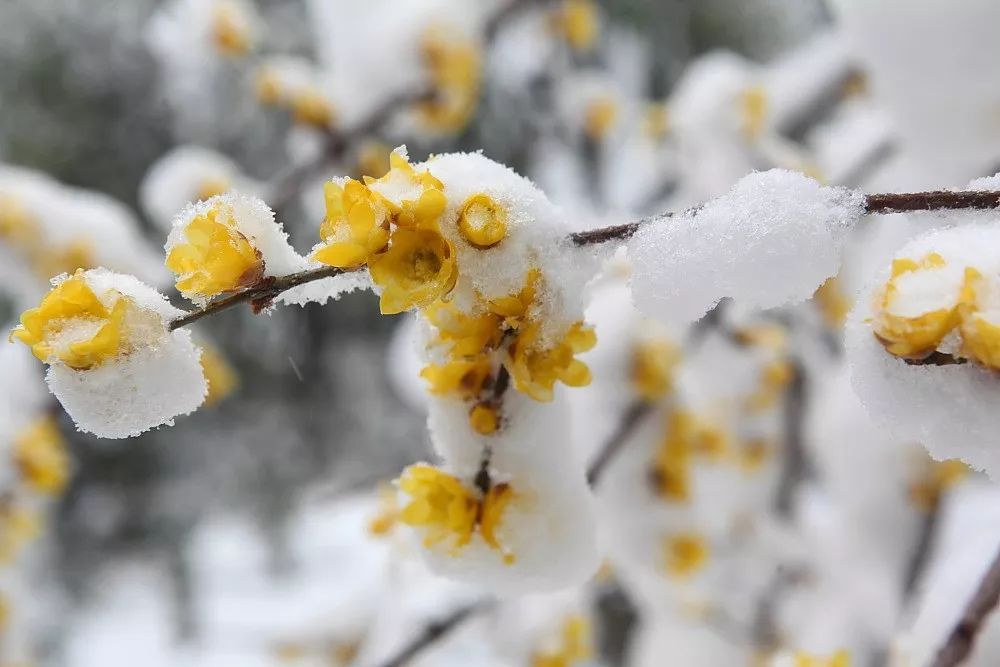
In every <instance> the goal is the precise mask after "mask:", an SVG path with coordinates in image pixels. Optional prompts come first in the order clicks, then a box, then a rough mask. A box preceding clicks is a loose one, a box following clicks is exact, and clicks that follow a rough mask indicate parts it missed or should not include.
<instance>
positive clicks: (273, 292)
mask: <svg viewBox="0 0 1000 667" xmlns="http://www.w3.org/2000/svg"><path fill="white" fill-rule="evenodd" d="M351 270H352V269H347V270H345V269H338V268H337V267H334V266H324V267H322V268H319V269H309V270H308V271H299V272H298V273H292V274H289V275H287V276H281V277H280V278H274V277H270V278H264V279H263V280H261V281H259V282H258V283H256V284H255V285H251V286H250V287H247V288H246V289H243V290H240V291H239V292H234V293H232V294H230V295H228V296H225V297H223V298H221V299H216V300H215V301H212V302H211V303H209V304H208V305H207V306H205V307H204V308H199V309H198V310H192V311H190V312H188V313H186V314H184V315H182V316H181V317H178V318H177V319H174V320H171V322H170V324H169V325H168V327H167V328H168V329H170V330H171V331H173V330H175V329H179V328H180V327H184V326H187V325H189V324H191V323H192V322H197V321H198V320H200V319H201V318H203V317H206V316H208V315H212V314H213V313H218V312H220V311H223V310H227V309H229V308H232V307H233V306H237V305H239V304H241V303H250V304H251V305H252V306H253V307H254V311H255V312H257V311H259V310H262V309H263V308H266V307H267V306H268V305H269V304H270V301H271V300H272V299H274V297H276V296H278V295H279V294H281V293H282V292H287V291H288V290H290V289H292V288H293V287H298V286H299V285H305V284H306V283H311V282H313V281H314V280H322V279H323V278H332V277H334V276H339V275H341V274H344V273H348V272H349V271H351Z"/></svg>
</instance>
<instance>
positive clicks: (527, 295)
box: [487, 269, 542, 330]
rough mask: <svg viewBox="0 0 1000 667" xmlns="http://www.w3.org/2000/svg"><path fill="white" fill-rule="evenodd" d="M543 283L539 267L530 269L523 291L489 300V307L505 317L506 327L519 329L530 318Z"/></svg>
mask: <svg viewBox="0 0 1000 667" xmlns="http://www.w3.org/2000/svg"><path fill="white" fill-rule="evenodd" d="M541 283H542V272H541V271H539V270H538V269H531V270H530V271H528V275H527V277H526V278H525V281H524V287H522V288H521V291H519V292H518V293H517V294H511V295H509V296H502V297H500V298H497V299H493V300H491V301H489V302H488V303H487V309H488V310H489V312H490V313H492V314H493V315H495V316H497V317H501V318H503V326H504V328H506V329H511V330H517V329H519V328H520V327H521V325H522V324H524V323H525V321H526V320H527V319H528V314H529V312H530V311H531V307H532V306H533V305H534V303H535V297H536V296H537V294H538V290H539V289H540V288H541Z"/></svg>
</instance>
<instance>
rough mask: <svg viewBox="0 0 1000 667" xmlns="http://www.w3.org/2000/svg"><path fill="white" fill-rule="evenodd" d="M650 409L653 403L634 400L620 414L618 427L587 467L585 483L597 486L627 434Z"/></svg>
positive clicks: (629, 433) (625, 439)
mask: <svg viewBox="0 0 1000 667" xmlns="http://www.w3.org/2000/svg"><path fill="white" fill-rule="evenodd" d="M652 409H653V405H652V404H651V403H649V402H648V401H641V400H639V401H635V402H634V403H632V405H630V406H629V407H628V409H627V410H626V411H625V414H624V415H622V419H621V422H619V424H618V428H617V429H615V431H614V433H612V434H611V437H610V438H608V441H607V442H606V443H604V447H602V448H601V451H600V453H599V454H598V455H597V458H596V459H594V461H593V463H591V464H590V467H589V468H588V469H587V483H588V484H590V486H591V487H592V488H593V487H596V486H597V484H598V482H600V480H601V477H603V476H604V471H605V470H607V468H608V465H609V464H610V463H611V461H612V460H614V458H615V456H616V455H617V454H618V452H619V451H621V448H622V447H623V446H624V445H625V443H626V442H628V437H629V435H631V434H632V432H633V431H634V430H635V428H636V426H638V425H639V423H640V422H642V420H643V417H645V416H646V415H648V414H649V413H650V412H651V411H652Z"/></svg>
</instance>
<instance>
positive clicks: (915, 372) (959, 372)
mask: <svg viewBox="0 0 1000 667" xmlns="http://www.w3.org/2000/svg"><path fill="white" fill-rule="evenodd" d="M998 242H1000V231H997V230H996V229H995V228H992V227H990V226H987V225H968V226H964V227H956V228H950V229H942V230H937V231H933V232H930V233H927V234H925V235H923V236H920V237H918V238H917V239H915V240H914V241H912V242H910V243H909V244H907V245H906V246H904V247H903V248H901V249H900V250H899V252H898V253H897V254H896V258H895V259H894V260H893V262H892V266H891V267H888V268H886V269H885V270H883V271H882V272H881V273H880V274H878V275H877V276H876V277H875V279H874V280H873V282H872V285H871V286H869V288H868V289H867V290H866V292H865V294H864V295H863V296H862V299H861V300H860V301H859V303H858V305H857V306H856V307H855V309H854V311H853V312H852V313H851V316H850V318H849V322H848V328H847V358H848V362H849V363H850V366H851V383H852V386H853V388H854V391H855V392H856V393H857V394H858V397H859V398H860V399H861V401H862V403H864V405H865V408H866V409H867V410H868V413H869V414H870V415H871V417H872V418H873V420H875V422H876V423H878V424H879V425H881V426H882V427H884V428H886V429H887V430H889V432H890V433H891V434H892V435H893V436H895V437H896V438H897V439H899V440H904V441H914V442H919V443H921V444H923V445H924V446H925V447H926V448H927V449H928V451H929V452H930V453H931V455H932V456H933V457H934V458H936V459H941V460H943V459H952V458H959V459H961V460H963V461H965V462H966V463H968V464H970V465H971V466H973V467H975V468H978V469H982V470H985V471H986V472H987V473H988V474H990V475H991V476H995V475H997V474H1000V448H998V447H997V446H996V444H995V433H996V432H997V430H998V429H1000V412H998V411H997V410H996V405H997V401H998V400H1000V382H998V381H997V377H996V373H995V371H994V369H995V368H996V363H997V361H998V358H997V355H996V352H995V350H996V349H997V344H998V341H1000V337H998V331H1000V329H998V327H997V325H996V324H994V323H995V322H997V321H998V318H997V315H996V313H997V305H996V298H997V297H996V294H997V287H996V285H995V282H996V278H995V277H996V276H997V274H998V272H1000V253H997V251H996V248H997V247H998ZM935 355H936V356H935ZM938 359H943V360H945V361H947V360H953V361H957V362H959V363H956V364H949V365H936V360H938ZM924 361H930V362H931V363H914V362H924Z"/></svg>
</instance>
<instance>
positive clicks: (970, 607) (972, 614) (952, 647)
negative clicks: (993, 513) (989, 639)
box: [931, 550, 1000, 667]
mask: <svg viewBox="0 0 1000 667" xmlns="http://www.w3.org/2000/svg"><path fill="white" fill-rule="evenodd" d="M998 602H1000V550H997V554H996V556H995V557H994V558H993V562H992V563H991V564H990V566H989V569H987V570H986V573H985V574H984V575H983V578H982V580H981V581H980V582H979V587H978V588H977V589H976V591H975V593H973V595H972V598H971V599H970V600H969V602H968V604H967V605H966V606H965V609H964V610H963V611H962V615H961V616H960V617H959V619H958V623H957V624H956V625H955V627H954V629H952V631H951V634H950V635H948V639H947V640H945V643H944V645H943V646H942V647H941V648H940V649H939V650H938V652H937V655H936V656H935V657H934V662H932V663H931V667H956V666H957V665H961V664H962V663H963V662H965V660H966V658H968V657H969V655H970V654H971V653H972V649H973V648H975V645H976V638H977V637H978V635H979V631H980V630H982V629H983V626H984V625H985V624H986V619H987V618H988V617H989V615H990V614H991V613H993V610H994V609H995V608H996V606H997V603H998Z"/></svg>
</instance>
